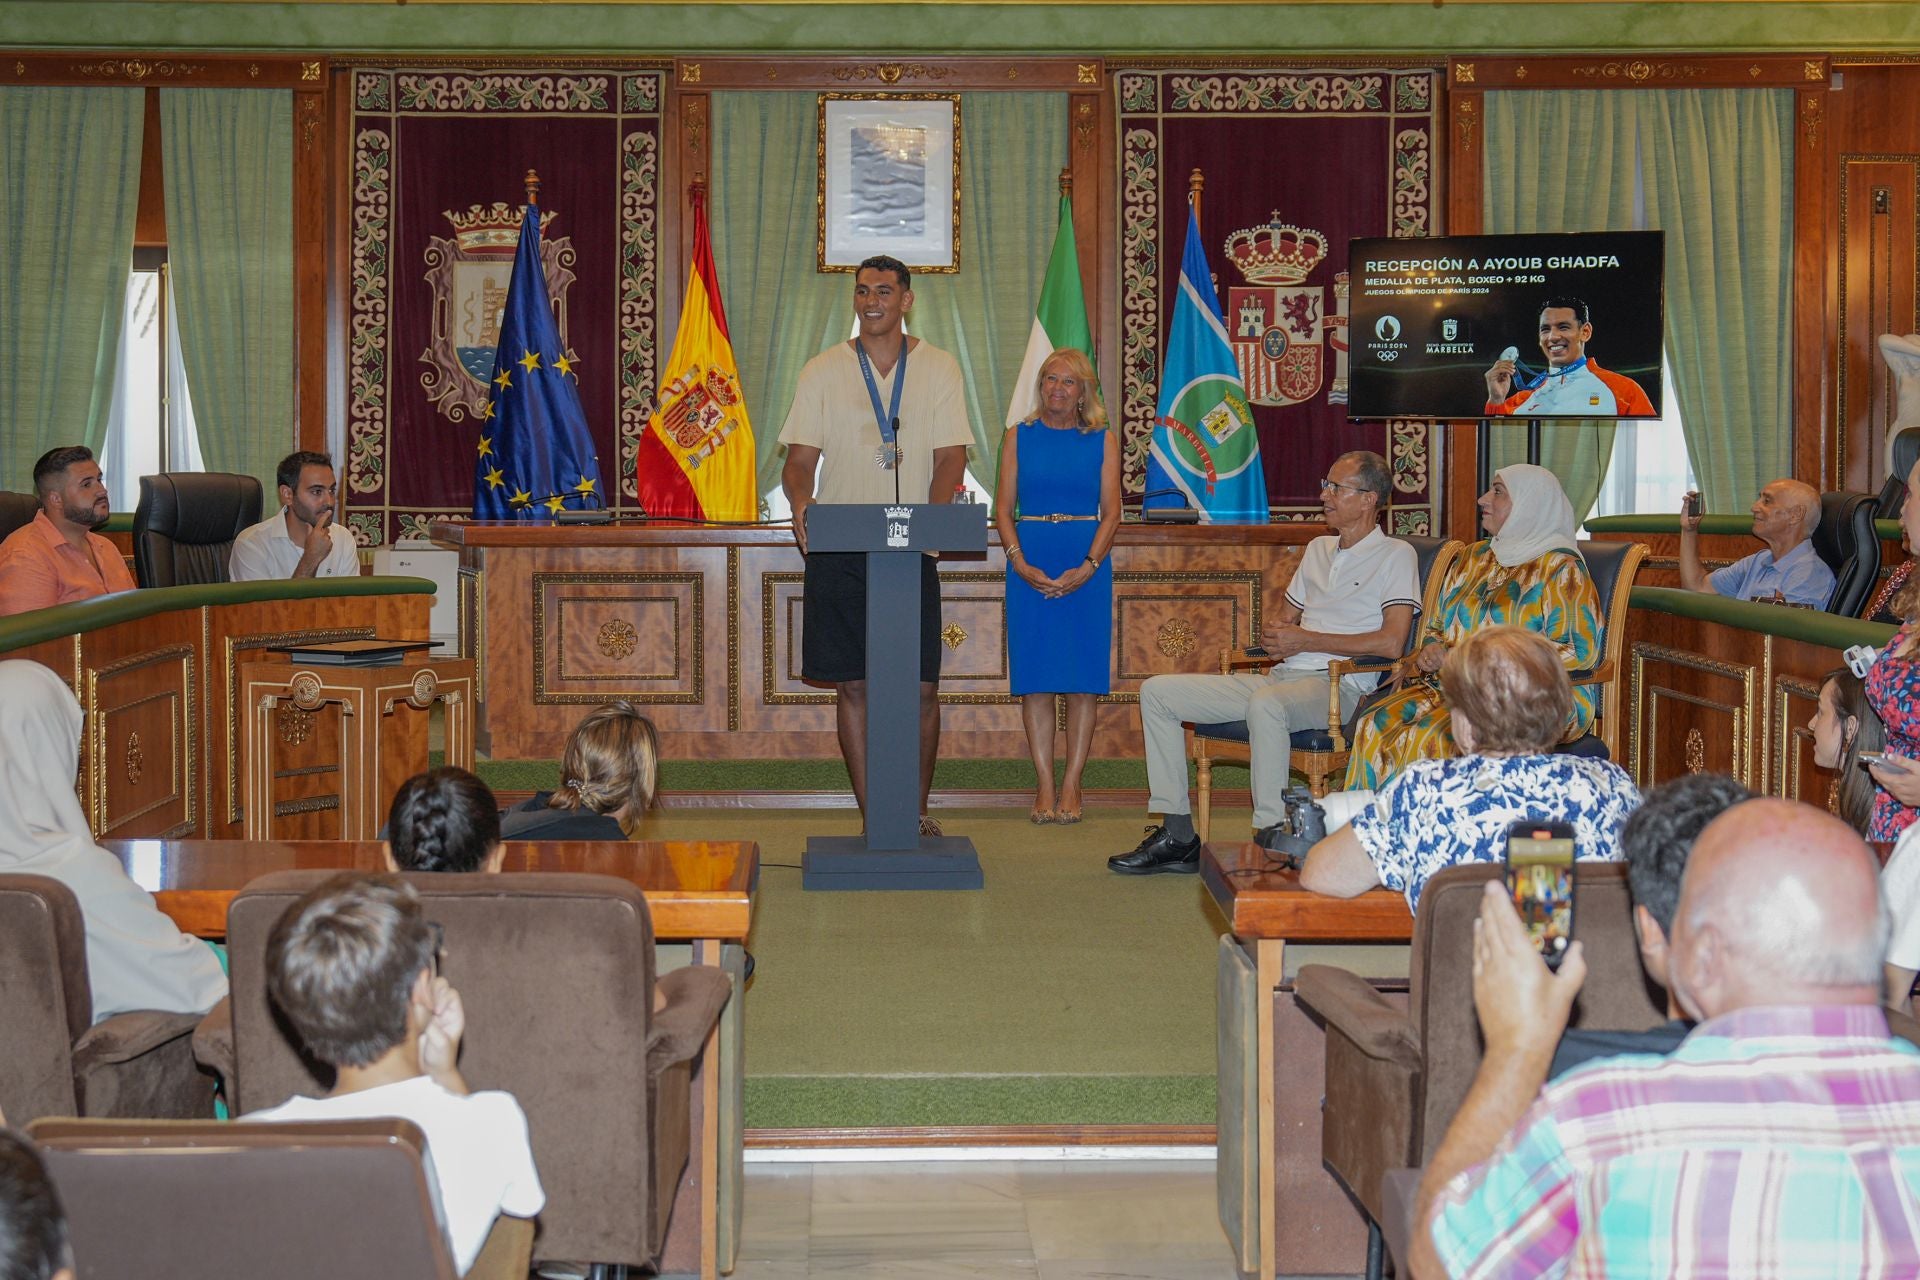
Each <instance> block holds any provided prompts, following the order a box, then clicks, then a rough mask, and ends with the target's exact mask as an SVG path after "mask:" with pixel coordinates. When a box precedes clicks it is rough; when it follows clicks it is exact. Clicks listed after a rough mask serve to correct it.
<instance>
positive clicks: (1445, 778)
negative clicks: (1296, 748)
mask: <svg viewBox="0 0 1920 1280" xmlns="http://www.w3.org/2000/svg"><path fill="white" fill-rule="evenodd" d="M1440 687H1441V691H1442V692H1443V693H1444V694H1445V695H1446V700H1447V704H1448V706H1449V707H1450V708H1451V709H1452V711H1453V736H1454V739H1455V741H1457V742H1458V743H1459V745H1460V751H1461V754H1460V755H1458V756H1455V757H1453V758H1451V759H1447V760H1416V761H1414V762H1413V763H1412V764H1409V765H1408V766H1407V767H1406V768H1405V769H1404V770H1403V771H1402V772H1401V773H1400V774H1398V775H1397V776H1396V777H1395V778H1394V779H1393V780H1392V781H1391V782H1389V783H1387V785H1386V786H1384V787H1382V788H1381V789H1380V790H1379V791H1378V792H1376V793H1375V794H1374V796H1373V799H1372V802H1371V803H1370V804H1369V805H1368V806H1367V807H1366V808H1364V809H1362V810H1360V812H1358V813H1356V814H1355V815H1354V818H1353V821H1352V822H1350V823H1348V824H1347V825H1346V826H1344V827H1342V828H1340V829H1339V830H1338V831H1335V832H1333V833H1332V834H1331V835H1329V836H1327V837H1326V838H1325V839H1324V840H1321V841H1320V842H1319V843H1318V844H1316V845H1314V846H1313V849H1312V851H1311V852H1310V853H1309V854H1308V856H1307V862H1306V865H1305V866H1304V867H1303V868H1302V869H1301V872H1300V883H1301V885H1302V886H1303V887H1305V888H1307V889H1310V890H1312V891H1313V892H1315V893H1324V894H1327V895H1328V896H1330V897H1335V898H1351V897H1355V896H1357V895H1359V894H1362V893H1365V892H1366V891H1367V890H1369V889H1372V888H1374V887H1376V886H1378V885H1385V886H1386V887H1387V888H1389V889H1394V890H1397V891H1399V892H1401V893H1404V894H1406V895H1407V906H1408V907H1409V908H1415V909H1417V908H1418V907H1419V905H1420V890H1421V889H1422V888H1424V887H1425V886H1426V883H1427V880H1428V879H1429V878H1430V877H1432V876H1434V875H1436V874H1437V873H1439V872H1441V871H1444V870H1445V869H1446V868H1448V867H1452V866H1457V865H1459V864H1461V863H1464V862H1497V861H1498V860H1499V859H1500V857H1501V854H1502V850H1503V847H1504V844H1505V837H1506V831H1507V828H1508V827H1509V826H1510V825H1512V824H1513V823H1515V822H1521V821H1528V822H1565V823H1568V824H1570V825H1571V826H1572V827H1573V830H1574V848H1575V850H1576V855H1575V856H1577V857H1581V858H1593V859H1600V860H1603V861H1608V862H1611V861H1614V860H1615V859H1617V858H1619V856H1620V847H1619V835H1620V825H1621V823H1623V822H1625V821H1626V817H1627V815H1628V814H1629V813H1631V812H1633V810H1634V809H1635V808H1636V807H1637V806H1638V805H1639V803H1640V793H1639V792H1638V791H1636V790H1635V789H1634V785H1633V781H1632V779H1630V778H1629V777H1627V773H1626V771H1625V770H1624V769H1622V768H1621V767H1620V766H1619V765H1617V764H1614V763H1613V762H1612V761H1608V760H1588V759H1585V758H1582V757H1579V756H1563V755H1554V754H1553V749H1554V747H1555V746H1556V745H1557V744H1558V743H1559V741H1560V737H1561V732H1562V730H1563V729H1565V727H1566V724H1567V717H1568V716H1569V715H1571V714H1572V708H1573V686H1572V684H1570V683H1569V682H1568V680H1567V669H1566V667H1565V666H1564V665H1563V664H1562V663H1561V661H1560V657H1559V654H1558V652H1557V651H1556V650H1555V649H1554V647H1553V645H1552V644H1551V643H1549V642H1548V641H1547V640H1546V639H1544V638H1543V637H1542V636H1541V635H1540V634H1539V633H1538V632H1534V631H1529V630H1527V629H1526V628H1524V627H1513V626H1500V627H1485V628H1482V629H1480V630H1478V631H1474V632H1472V633H1470V634H1469V635H1468V636H1467V637H1466V638H1465V639H1464V640H1462V641H1461V642H1460V643H1459V644H1457V645H1455V646H1454V648H1453V650H1452V651H1451V652H1450V653H1448V654H1447V660H1446V664H1445V665H1444V666H1442V667H1441V668H1440Z"/></svg>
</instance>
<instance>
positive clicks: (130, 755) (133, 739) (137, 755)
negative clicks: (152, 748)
mask: <svg viewBox="0 0 1920 1280" xmlns="http://www.w3.org/2000/svg"><path fill="white" fill-rule="evenodd" d="M125 757H126V768H127V781H128V782H129V783H135V782H138V781H140V775H141V774H142V773H145V772H146V768H147V757H146V754H145V753H144V752H142V751H141V750H140V735H139V734H138V733H129V734H128V735H127V749H126V752H125Z"/></svg>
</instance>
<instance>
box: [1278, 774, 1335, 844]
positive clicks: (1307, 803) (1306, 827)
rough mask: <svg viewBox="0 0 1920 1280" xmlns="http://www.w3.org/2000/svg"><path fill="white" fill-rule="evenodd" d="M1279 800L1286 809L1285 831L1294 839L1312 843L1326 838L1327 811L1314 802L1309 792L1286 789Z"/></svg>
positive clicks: (1295, 787)
mask: <svg viewBox="0 0 1920 1280" xmlns="http://www.w3.org/2000/svg"><path fill="white" fill-rule="evenodd" d="M1280 800H1281V803H1282V804H1284V805H1285V806H1286V809H1287V830H1288V831H1290V832H1292V833H1293V835H1294V837H1295V838H1296V839H1300V840H1305V841H1307V842H1308V843H1314V842H1317V841H1319V840H1322V839H1324V838H1325V837H1326V834H1327V811H1326V810H1325V809H1322V808H1321V807H1320V805H1319V804H1318V803H1317V802H1316V801H1315V800H1314V798H1313V793H1312V792H1311V791H1308V790H1307V789H1306V788H1305V787H1301V786H1292V787H1288V788H1287V789H1286V791H1285V792H1283V793H1282V794H1281V797H1280Z"/></svg>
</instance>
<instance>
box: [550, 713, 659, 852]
mask: <svg viewBox="0 0 1920 1280" xmlns="http://www.w3.org/2000/svg"><path fill="white" fill-rule="evenodd" d="M659 778H660V735H659V734H658V733H657V732H655V730H654V727H653V721H651V720H649V719H647V718H646V717H645V716H644V715H641V714H640V711H639V709H638V708H637V707H635V706H634V705H633V704H632V703H631V702H628V701H627V700H626V699H624V698H623V699H621V700H620V701H618V702H609V703H607V704H605V705H604V706H598V707H595V708H594V709H593V710H592V711H589V712H588V713H587V715H586V718H585V719H584V720H582V721H581V722H580V723H579V724H577V725H575V726H574V729H573V736H572V737H570V738H568V739H567V750H566V753H565V754H564V755H562V756H561V757H560V785H559V786H558V787H557V788H555V789H554V792H553V796H552V797H551V798H550V799H549V800H548V801H547V806H548V807H549V808H552V809H586V810H589V811H591V812H593V813H604V814H618V815H619V816H620V829H621V830H622V831H624V832H626V834H627V836H628V838H629V839H631V838H632V837H633V833H634V831H635V830H636V829H637V828H638V827H639V824H640V819H641V818H642V817H643V816H644V815H645V814H646V812H647V810H648V809H650V808H652V807H653V798H654V793H655V789H656V787H657V785H658V783H659Z"/></svg>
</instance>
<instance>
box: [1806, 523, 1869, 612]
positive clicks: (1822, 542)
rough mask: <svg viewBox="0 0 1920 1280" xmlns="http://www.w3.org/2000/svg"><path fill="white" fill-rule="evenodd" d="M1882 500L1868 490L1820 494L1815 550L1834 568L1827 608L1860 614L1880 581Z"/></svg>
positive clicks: (1830, 567)
mask: <svg viewBox="0 0 1920 1280" xmlns="http://www.w3.org/2000/svg"><path fill="white" fill-rule="evenodd" d="M1878 510H1879V500H1878V499H1877V498H1875V497H1873V496H1872V495H1871V494H1865V493H1823V494H1821V495H1820V523H1819V525H1818V526H1817V527H1816V528H1815V529H1814V531H1813V552H1814V554H1815V555H1817V556H1819V557H1820V559H1821V560H1823V561H1825V562H1826V566H1827V568H1829V569H1831V570H1833V597H1832V598H1831V599H1830V600H1828V601H1827V612H1829V613H1837V614H1839V615H1840V616H1841V617H1843V618H1853V617H1857V616H1859V613H1860V610H1862V609H1864V608H1865V607H1866V604H1867V599H1868V597H1870V596H1871V595H1872V594H1873V589H1874V587H1876V586H1877V585H1879V581H1880V535H1879V534H1877V533H1875V532H1874V528H1873V521H1874V518H1875V514H1876V512H1877V511H1878Z"/></svg>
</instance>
